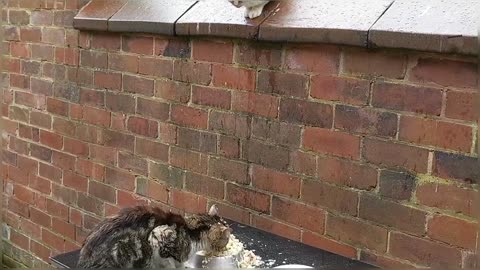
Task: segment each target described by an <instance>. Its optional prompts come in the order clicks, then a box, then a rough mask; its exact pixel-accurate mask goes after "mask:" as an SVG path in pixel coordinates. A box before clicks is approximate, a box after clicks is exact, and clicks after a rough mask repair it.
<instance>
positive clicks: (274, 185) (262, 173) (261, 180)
mask: <svg viewBox="0 0 480 270" xmlns="http://www.w3.org/2000/svg"><path fill="white" fill-rule="evenodd" d="M251 178H252V184H253V186H254V187H256V188H258V189H261V190H266V191H269V192H273V193H279V194H283V195H287V196H289V197H293V198H298V197H299V196H300V184H301V180H300V178H298V177H296V176H292V175H288V174H286V173H281V172H277V171H274V170H270V169H266V168H263V167H260V166H256V165H254V166H253V168H252V170H251Z"/></svg>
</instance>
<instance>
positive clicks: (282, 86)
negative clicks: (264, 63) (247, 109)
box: [257, 70, 309, 98]
mask: <svg viewBox="0 0 480 270" xmlns="http://www.w3.org/2000/svg"><path fill="white" fill-rule="evenodd" d="M308 79H309V78H308V77H306V76H304V75H300V74H291V73H281V72H277V71H268V70H261V71H259V73H258V85H257V91H258V92H261V93H268V94H280V95H284V96H294V97H299V98H306V97H307V96H308V89H307V84H308Z"/></svg>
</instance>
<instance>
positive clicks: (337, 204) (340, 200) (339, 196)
mask: <svg viewBox="0 0 480 270" xmlns="http://www.w3.org/2000/svg"><path fill="white" fill-rule="evenodd" d="M301 194H302V196H301V199H302V201H304V202H306V203H309V204H312V205H314V206H320V207H327V208H330V209H333V210H335V211H339V212H341V213H345V214H349V215H352V216H354V215H356V213H357V205H358V194H357V192H353V191H351V190H346V189H342V188H339V187H336V186H332V185H328V184H325V183H321V182H316V181H311V180H304V181H303V185H302V191H301Z"/></svg>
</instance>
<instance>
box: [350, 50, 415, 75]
mask: <svg viewBox="0 0 480 270" xmlns="http://www.w3.org/2000/svg"><path fill="white" fill-rule="evenodd" d="M406 67H407V56H406V55H404V54H399V53H385V52H380V51H378V52H374V51H368V50H358V49H352V50H347V51H345V52H344V55H343V72H345V73H351V74H360V75H367V76H375V77H376V76H380V77H388V78H394V79H402V78H404V77H405V71H406Z"/></svg>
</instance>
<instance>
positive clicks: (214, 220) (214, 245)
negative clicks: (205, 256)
mask: <svg viewBox="0 0 480 270" xmlns="http://www.w3.org/2000/svg"><path fill="white" fill-rule="evenodd" d="M186 221H187V226H188V227H189V228H190V229H191V230H193V231H195V230H197V231H201V232H200V234H199V238H200V239H199V240H200V242H201V243H202V245H203V247H204V248H206V249H214V250H220V249H222V248H224V247H225V246H226V245H227V244H228V241H229V239H230V234H231V232H232V229H231V228H230V227H229V226H228V224H227V223H226V222H225V221H224V220H223V219H222V218H221V217H220V216H219V212H218V208H217V206H216V205H212V206H211V207H210V210H209V211H208V213H205V214H197V215H193V216H191V217H188V218H187V219H186Z"/></svg>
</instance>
